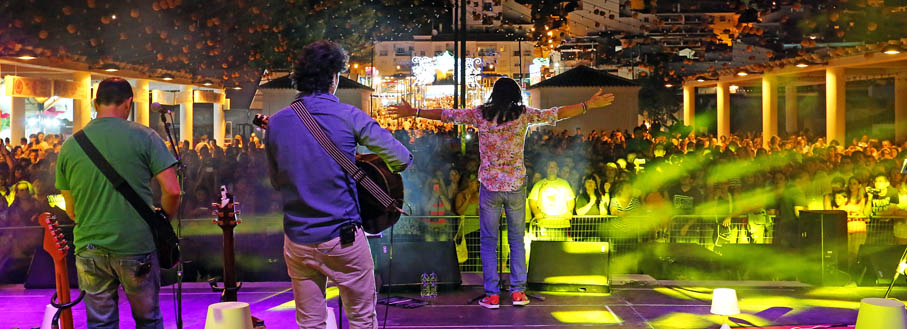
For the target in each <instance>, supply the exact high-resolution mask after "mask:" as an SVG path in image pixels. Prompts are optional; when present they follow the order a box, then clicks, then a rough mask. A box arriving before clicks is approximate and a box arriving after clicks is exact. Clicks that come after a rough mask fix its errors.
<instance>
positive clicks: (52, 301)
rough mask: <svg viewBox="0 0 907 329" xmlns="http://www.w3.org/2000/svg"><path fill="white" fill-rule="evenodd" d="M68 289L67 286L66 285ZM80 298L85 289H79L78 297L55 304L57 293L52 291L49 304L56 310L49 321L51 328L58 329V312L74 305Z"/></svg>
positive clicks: (60, 312) (83, 294)
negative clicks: (67, 301)
mask: <svg viewBox="0 0 907 329" xmlns="http://www.w3.org/2000/svg"><path fill="white" fill-rule="evenodd" d="M67 289H68V287H67ZM82 298H85V290H79V297H78V298H76V300H74V301H71V302H69V303H65V304H57V302H56V300H57V293H56V292H54V295H53V296H51V297H50V305H51V306H53V307H54V308H56V309H57V312H56V313H54V317H53V320H52V322H51V328H54V329H59V328H60V314H63V311H64V310H66V309H68V308H72V307H73V306H76V305H77V304H79V303H80V302H82Z"/></svg>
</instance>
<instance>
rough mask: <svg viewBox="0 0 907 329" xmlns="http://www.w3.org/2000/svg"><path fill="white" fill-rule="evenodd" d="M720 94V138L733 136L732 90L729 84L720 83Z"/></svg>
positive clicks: (718, 90)
mask: <svg viewBox="0 0 907 329" xmlns="http://www.w3.org/2000/svg"><path fill="white" fill-rule="evenodd" d="M717 94H718V138H721V136H727V137H730V135H731V90H730V84H729V83H727V82H719V83H718V88H717Z"/></svg>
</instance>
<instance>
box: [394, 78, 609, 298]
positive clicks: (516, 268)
mask: <svg viewBox="0 0 907 329" xmlns="http://www.w3.org/2000/svg"><path fill="white" fill-rule="evenodd" d="M613 101H614V95H612V94H603V92H602V90H599V91H598V92H596V93H595V95H592V97H590V98H589V100H587V101H585V102H582V103H580V104H576V105H567V106H561V107H554V108H550V109H546V110H539V109H534V108H530V107H527V106H525V105H523V100H522V90H521V89H520V86H519V85H517V83H516V81H514V80H513V79H509V78H501V79H498V81H496V82H495V83H494V87H493V88H492V91H491V97H490V98H489V99H488V102H487V103H485V104H483V105H480V106H478V107H475V108H471V109H460V110H458V109H432V110H429V109H416V108H413V107H412V106H410V105H409V103H408V102H406V101H404V102H403V104H399V105H392V106H391V107H390V111H389V112H390V114H391V115H393V116H396V117H412V116H415V117H420V118H426V119H431V120H440V121H444V122H453V123H457V124H466V125H471V126H473V127H475V128H476V130H477V131H478V132H479V157H480V159H481V162H482V164H481V166H480V167H479V182H480V183H481V187H480V190H479V222H480V235H481V247H480V254H481V258H482V277H483V279H484V285H485V298H482V300H480V301H479V304H480V305H482V306H484V307H486V308H499V307H500V298H499V297H498V294H499V293H500V288H499V286H498V283H499V282H498V281H499V278H498V275H497V273H496V271H495V268H496V267H497V258H496V256H495V248H496V246H497V245H498V227H499V225H500V217H501V210H502V208H503V210H504V211H505V212H506V217H507V227H512V228H523V227H525V220H526V219H525V211H526V206H525V205H526V185H525V178H526V177H525V176H526V167H525V166H523V145H524V143H525V139H526V132H527V131H528V129H529V126H531V125H539V124H549V125H554V124H555V123H556V122H557V121H560V120H564V119H567V118H571V117H574V116H577V115H581V114H585V113H586V110H588V109H592V108H600V107H605V106H608V105H611V102H613ZM523 233H524V230H522V229H511V230H508V231H507V239H508V242H509V244H510V292H511V298H512V299H513V305H517V306H521V305H526V304H529V298H527V296H526V294H525V293H524V291H525V289H526V250H525V249H524V246H523Z"/></svg>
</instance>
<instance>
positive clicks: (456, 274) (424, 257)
mask: <svg viewBox="0 0 907 329" xmlns="http://www.w3.org/2000/svg"><path fill="white" fill-rule="evenodd" d="M369 247H370V248H371V251H372V257H374V259H375V273H376V275H375V277H376V280H380V284H379V285H378V286H379V287H381V288H382V289H383V288H386V287H388V286H390V287H394V288H397V287H404V288H415V289H418V288H420V287H421V286H422V274H423V273H427V274H430V273H435V274H436V275H437V277H438V281H437V285H438V287H439V288H442V289H449V288H456V287H459V286H460V284H462V280H461V279H460V267H459V263H458V262H457V250H456V247H455V246H454V243H453V241H443V242H396V243H394V244H393V262H391V259H390V255H391V244H390V243H389V242H388V241H387V239H386V238H383V239H374V240H369Z"/></svg>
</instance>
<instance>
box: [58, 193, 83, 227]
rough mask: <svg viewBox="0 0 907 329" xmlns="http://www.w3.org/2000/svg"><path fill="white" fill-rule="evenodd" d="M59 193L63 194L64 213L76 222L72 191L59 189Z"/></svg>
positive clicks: (74, 201)
mask: <svg viewBox="0 0 907 329" xmlns="http://www.w3.org/2000/svg"><path fill="white" fill-rule="evenodd" d="M60 194H63V201H64V202H65V203H66V215H67V216H69V218H71V219H72V221H73V222H76V223H78V222H79V221H78V220H76V200H75V199H73V198H72V193H70V192H69V190H64V191H60Z"/></svg>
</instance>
